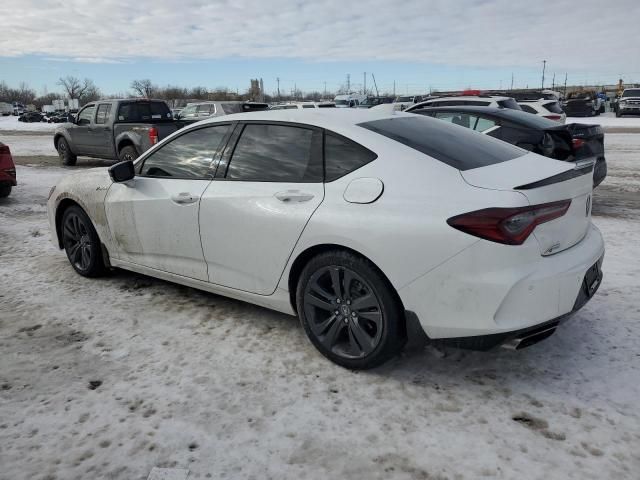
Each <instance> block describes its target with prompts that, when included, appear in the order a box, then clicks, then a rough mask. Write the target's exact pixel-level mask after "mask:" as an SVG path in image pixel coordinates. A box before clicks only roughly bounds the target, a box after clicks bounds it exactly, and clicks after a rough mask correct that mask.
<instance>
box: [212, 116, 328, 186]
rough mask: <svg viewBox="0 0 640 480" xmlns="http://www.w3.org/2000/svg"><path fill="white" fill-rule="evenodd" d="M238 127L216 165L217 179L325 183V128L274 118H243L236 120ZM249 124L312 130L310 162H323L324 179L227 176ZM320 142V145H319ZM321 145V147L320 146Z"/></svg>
mask: <svg viewBox="0 0 640 480" xmlns="http://www.w3.org/2000/svg"><path fill="white" fill-rule="evenodd" d="M236 124H237V125H236V128H235V129H234V131H233V134H232V138H231V139H230V141H229V142H228V143H227V145H226V147H225V149H224V153H223V154H222V156H221V158H220V161H219V162H218V165H217V167H216V177H215V178H216V180H222V181H228V182H251V183H324V133H323V130H324V129H323V128H321V127H318V126H316V125H309V124H306V123H298V122H281V121H274V120H241V121H238V122H236ZM247 125H278V126H282V127H294V128H304V129H307V130H312V131H313V133H314V134H313V135H312V137H311V159H310V162H322V179H320V181H315V182H310V181H307V182H303V181H300V182H274V181H272V180H242V179H232V178H227V173H228V172H229V165H230V163H231V159H232V158H233V154H234V152H235V150H236V147H237V146H238V141H239V140H240V137H241V135H242V132H243V131H244V129H245V127H246V126H247ZM318 143H319V144H320V145H318ZM318 147H320V148H318Z"/></svg>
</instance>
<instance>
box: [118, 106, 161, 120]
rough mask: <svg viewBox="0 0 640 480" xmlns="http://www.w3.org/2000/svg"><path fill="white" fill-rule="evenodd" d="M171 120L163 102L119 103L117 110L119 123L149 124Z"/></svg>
mask: <svg viewBox="0 0 640 480" xmlns="http://www.w3.org/2000/svg"><path fill="white" fill-rule="evenodd" d="M163 120H164V121H167V120H169V121H170V120H173V115H172V114H171V110H169V107H168V106H167V104H166V103H164V102H131V103H121V104H120V108H119V109H118V121H119V122H149V121H154V122H155V121H163Z"/></svg>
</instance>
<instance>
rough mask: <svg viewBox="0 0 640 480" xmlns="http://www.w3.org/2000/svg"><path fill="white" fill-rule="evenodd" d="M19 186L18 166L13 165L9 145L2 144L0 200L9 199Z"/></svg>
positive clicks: (0, 156)
mask: <svg viewBox="0 0 640 480" xmlns="http://www.w3.org/2000/svg"><path fill="white" fill-rule="evenodd" d="M17 184H18V183H17V182H16V166H15V164H14V163H13V157H12V156H11V150H9V146H8V145H5V144H4V143H2V142H0V198H4V197H8V196H9V194H10V193H11V188H12V187H15V186H16V185H17Z"/></svg>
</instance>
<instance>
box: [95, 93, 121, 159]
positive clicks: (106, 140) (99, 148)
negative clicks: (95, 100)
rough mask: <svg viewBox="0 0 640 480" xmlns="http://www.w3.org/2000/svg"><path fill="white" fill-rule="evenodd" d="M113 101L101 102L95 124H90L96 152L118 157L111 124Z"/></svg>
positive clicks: (102, 155)
mask: <svg viewBox="0 0 640 480" xmlns="http://www.w3.org/2000/svg"><path fill="white" fill-rule="evenodd" d="M112 124H113V122H112V121H111V103H99V104H98V106H97V110H96V120H95V124H94V125H90V126H89V131H90V132H91V134H92V137H93V144H94V150H95V151H94V153H95V154H96V155H98V156H101V157H105V158H116V152H115V145H114V143H113V130H112V128H111V125H112Z"/></svg>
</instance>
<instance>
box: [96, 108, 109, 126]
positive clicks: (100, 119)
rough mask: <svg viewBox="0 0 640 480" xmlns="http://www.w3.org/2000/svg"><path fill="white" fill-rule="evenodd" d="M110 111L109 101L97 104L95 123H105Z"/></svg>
mask: <svg viewBox="0 0 640 480" xmlns="http://www.w3.org/2000/svg"><path fill="white" fill-rule="evenodd" d="M110 113H111V104H110V103H102V104H100V105H98V113H97V114H96V123H97V124H104V123H107V119H108V118H109V114H110Z"/></svg>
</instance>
